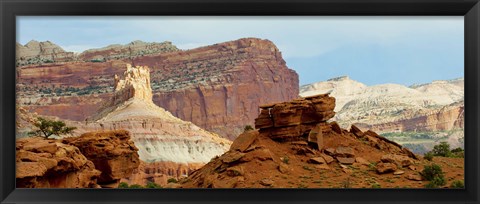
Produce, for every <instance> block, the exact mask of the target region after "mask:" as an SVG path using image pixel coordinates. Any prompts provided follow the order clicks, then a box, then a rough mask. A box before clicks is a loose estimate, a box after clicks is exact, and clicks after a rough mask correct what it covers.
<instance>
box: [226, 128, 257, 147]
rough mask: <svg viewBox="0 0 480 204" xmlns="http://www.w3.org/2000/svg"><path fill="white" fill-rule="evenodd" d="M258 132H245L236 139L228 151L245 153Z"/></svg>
mask: <svg viewBox="0 0 480 204" xmlns="http://www.w3.org/2000/svg"><path fill="white" fill-rule="evenodd" d="M257 137H258V131H256V130H252V131H248V132H245V133H243V134H241V135H239V136H238V137H237V139H235V141H234V142H233V143H232V145H231V146H230V150H238V151H240V152H243V151H245V150H246V149H247V148H248V147H250V145H251V144H252V143H253V142H254V141H255V139H257Z"/></svg>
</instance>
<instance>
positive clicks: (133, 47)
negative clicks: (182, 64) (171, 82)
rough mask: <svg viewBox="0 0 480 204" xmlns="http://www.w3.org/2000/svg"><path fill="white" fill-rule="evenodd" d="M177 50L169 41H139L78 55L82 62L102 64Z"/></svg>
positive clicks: (87, 51)
mask: <svg viewBox="0 0 480 204" xmlns="http://www.w3.org/2000/svg"><path fill="white" fill-rule="evenodd" d="M175 51H179V49H178V48H177V47H176V46H175V45H173V44H172V42H170V41H165V42H161V43H156V42H152V43H147V42H143V41H140V40H136V41H133V42H131V43H128V44H125V45H118V44H116V45H109V46H107V47H103V48H98V49H89V50H85V51H84V52H82V53H80V54H79V55H78V58H79V59H80V60H82V61H94V62H102V61H107V60H112V59H132V58H135V57H140V56H145V55H152V54H158V53H165V52H175Z"/></svg>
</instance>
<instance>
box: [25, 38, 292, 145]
mask: <svg viewBox="0 0 480 204" xmlns="http://www.w3.org/2000/svg"><path fill="white" fill-rule="evenodd" d="M127 63H130V64H134V65H136V66H148V67H150V76H151V86H152V91H153V93H152V94H153V102H154V103H155V104H156V105H158V106H160V107H162V108H165V109H166V110H167V111H169V112H171V113H172V114H173V115H174V116H176V117H178V118H180V119H182V120H185V121H190V122H192V123H194V124H195V125H198V126H199V127H201V128H203V129H206V130H208V131H212V132H215V133H217V134H219V135H221V136H223V137H226V138H229V139H233V138H235V137H236V136H237V135H238V134H240V133H241V132H242V131H243V128H244V127H245V125H253V124H252V122H253V120H254V119H255V118H256V117H257V115H258V106H259V105H260V104H267V103H273V102H281V101H288V100H291V99H293V98H296V97H297V95H298V75H297V74H296V73H295V71H293V70H290V69H288V67H287V66H286V63H285V61H284V60H283V59H282V55H281V52H280V51H279V50H278V48H277V47H276V46H275V45H274V44H273V43H272V42H270V41H268V40H261V39H255V38H245V39H239V40H236V41H230V42H225V43H219V44H215V45H211V46H206V47H201V48H196V49H191V50H186V51H176V52H168V53H160V54H152V55H149V56H136V57H133V58H132V59H119V60H107V61H106V62H75V63H73V62H72V63H62V64H44V65H41V66H24V67H20V68H19V71H18V74H19V78H18V81H19V84H18V87H19V88H18V90H19V92H18V96H19V97H18V100H19V103H20V104H21V105H24V106H26V108H28V109H29V110H30V111H32V112H37V113H38V114H40V115H53V116H58V117H60V118H64V119H70V120H77V121H83V120H84V119H85V118H87V117H90V116H92V115H94V114H95V113H96V112H97V110H98V108H100V107H101V106H102V101H104V100H109V98H111V97H112V93H111V92H112V91H111V90H112V88H111V87H114V85H115V84H114V81H113V80H111V79H112V78H113V76H114V75H115V74H116V75H119V76H121V75H122V73H123V72H124V71H125V64H127ZM45 73H48V74H45ZM35 86H37V88H35ZM53 86H55V87H53ZM42 87H43V88H42ZM47 88H50V89H51V90H56V89H57V90H60V91H59V93H60V94H48V91H49V90H47ZM73 88H74V89H73ZM67 89H68V90H67ZM72 89H73V90H72ZM52 93H53V92H52ZM68 94H70V95H68ZM42 95H43V97H41V96H42ZM70 110H71V111H70Z"/></svg>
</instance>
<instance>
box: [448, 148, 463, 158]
mask: <svg viewBox="0 0 480 204" xmlns="http://www.w3.org/2000/svg"><path fill="white" fill-rule="evenodd" d="M451 152H452V155H451V156H452V157H457V158H464V157H465V151H464V150H463V149H462V148H460V147H458V148H455V149H452V151H451Z"/></svg>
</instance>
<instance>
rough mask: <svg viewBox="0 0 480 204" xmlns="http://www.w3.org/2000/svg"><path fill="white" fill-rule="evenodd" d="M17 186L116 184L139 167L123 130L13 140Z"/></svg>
mask: <svg viewBox="0 0 480 204" xmlns="http://www.w3.org/2000/svg"><path fill="white" fill-rule="evenodd" d="M16 149H17V150H16V167H17V168H16V185H17V188H100V187H107V188H111V187H117V186H118V182H119V180H120V179H122V178H125V177H128V176H130V175H131V174H132V172H133V170H135V169H136V168H138V166H139V159H138V154H137V149H136V147H135V145H134V144H133V142H132V141H130V136H129V133H128V132H126V131H106V132H94V133H88V134H84V135H82V136H80V137H74V138H68V139H64V140H55V139H44V138H40V137H34V138H23V139H18V140H17V143H16Z"/></svg>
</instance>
